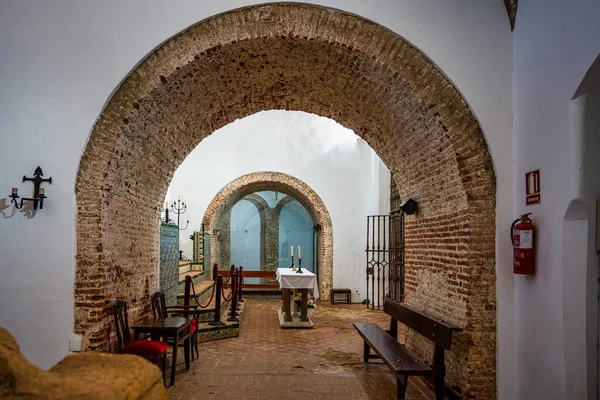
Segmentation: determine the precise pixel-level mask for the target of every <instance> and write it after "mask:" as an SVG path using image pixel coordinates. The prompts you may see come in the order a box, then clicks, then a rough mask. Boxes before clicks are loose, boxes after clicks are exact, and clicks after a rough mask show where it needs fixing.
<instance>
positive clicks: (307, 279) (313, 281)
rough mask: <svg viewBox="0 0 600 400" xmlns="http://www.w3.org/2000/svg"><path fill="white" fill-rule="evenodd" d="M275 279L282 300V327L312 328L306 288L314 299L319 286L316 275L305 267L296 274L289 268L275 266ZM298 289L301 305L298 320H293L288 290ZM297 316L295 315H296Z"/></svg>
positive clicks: (316, 297) (316, 296) (317, 294)
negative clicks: (300, 295) (310, 291)
mask: <svg viewBox="0 0 600 400" xmlns="http://www.w3.org/2000/svg"><path fill="white" fill-rule="evenodd" d="M277 281H278V282H279V288H280V289H281V297H282V300H283V321H282V322H280V325H281V327H282V328H312V327H313V326H314V324H313V323H312V321H311V320H310V318H309V317H308V290H309V289H311V290H312V291H313V296H314V297H315V299H318V298H319V287H318V284H317V276H316V275H315V274H313V273H312V272H310V271H308V270H307V269H305V268H302V273H301V274H298V273H296V272H294V271H292V270H291V269H289V268H277ZM293 289H299V290H300V293H301V294H302V306H301V309H300V320H299V321H294V316H293V314H292V312H291V307H290V290H293ZM296 318H297V317H296Z"/></svg>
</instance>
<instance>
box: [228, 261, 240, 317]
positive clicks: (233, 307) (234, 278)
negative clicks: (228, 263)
mask: <svg viewBox="0 0 600 400" xmlns="http://www.w3.org/2000/svg"><path fill="white" fill-rule="evenodd" d="M231 285H232V286H233V287H234V289H235V290H234V291H233V293H232V296H231V297H232V300H233V301H232V302H231V316H230V317H229V318H227V321H239V318H238V317H237V316H238V314H237V313H236V311H237V296H236V293H235V292H236V291H237V286H238V275H237V271H234V272H233V275H232V281H231Z"/></svg>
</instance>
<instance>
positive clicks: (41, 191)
mask: <svg viewBox="0 0 600 400" xmlns="http://www.w3.org/2000/svg"><path fill="white" fill-rule="evenodd" d="M44 193H46V189H44V188H40V196H43V195H44Z"/></svg>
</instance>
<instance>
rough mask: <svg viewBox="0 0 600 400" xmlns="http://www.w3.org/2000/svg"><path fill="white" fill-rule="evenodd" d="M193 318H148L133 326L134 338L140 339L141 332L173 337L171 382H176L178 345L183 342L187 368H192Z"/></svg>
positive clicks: (172, 383)
mask: <svg viewBox="0 0 600 400" xmlns="http://www.w3.org/2000/svg"><path fill="white" fill-rule="evenodd" d="M191 324H192V318H189V317H172V318H148V319H145V320H143V321H140V322H138V323H136V324H134V325H132V326H131V329H133V338H134V340H138V338H139V336H140V333H149V334H151V335H152V336H159V337H164V338H165V339H169V338H171V339H172V340H173V361H172V363H171V383H170V386H173V385H174V384H175V366H176V364H177V345H178V344H180V343H182V342H183V349H184V357H185V369H186V371H187V370H189V369H190V337H191V333H190V327H191Z"/></svg>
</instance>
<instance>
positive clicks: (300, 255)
mask: <svg viewBox="0 0 600 400" xmlns="http://www.w3.org/2000/svg"><path fill="white" fill-rule="evenodd" d="M298 258H302V253H300V246H298Z"/></svg>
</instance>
